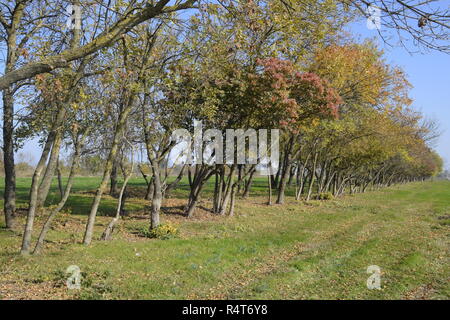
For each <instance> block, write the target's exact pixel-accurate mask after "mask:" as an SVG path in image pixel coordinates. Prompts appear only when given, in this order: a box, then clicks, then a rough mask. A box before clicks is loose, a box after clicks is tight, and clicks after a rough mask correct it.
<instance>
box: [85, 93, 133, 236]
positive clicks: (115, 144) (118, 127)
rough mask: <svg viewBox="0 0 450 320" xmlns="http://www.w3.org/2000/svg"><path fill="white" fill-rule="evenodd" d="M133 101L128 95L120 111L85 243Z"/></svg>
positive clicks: (89, 220) (91, 233)
mask: <svg viewBox="0 0 450 320" xmlns="http://www.w3.org/2000/svg"><path fill="white" fill-rule="evenodd" d="M133 101H134V96H130V97H129V99H128V101H127V103H126V105H125V107H124V108H123V109H122V111H121V112H120V115H119V119H118V121H117V125H116V130H115V132H114V138H113V141H112V144H111V150H110V151H109V155H108V159H107V160H106V164H105V168H104V170H103V176H102V180H101V182H100V185H99V186H98V188H97V192H96V193H95V197H94V200H93V202H92V206H91V211H90V212H89V217H88V221H87V223H86V230H85V232H84V238H83V243H84V244H85V245H89V244H90V243H91V241H92V237H93V233H94V224H95V218H96V216H97V210H98V206H99V205H100V200H101V198H102V195H103V193H104V192H105V190H106V187H107V185H108V180H109V178H110V174H111V170H112V166H113V161H114V159H115V158H116V155H117V150H118V147H119V143H120V140H121V138H122V136H123V132H124V131H125V125H126V122H127V119H128V115H129V114H130V112H131V109H132V106H133Z"/></svg>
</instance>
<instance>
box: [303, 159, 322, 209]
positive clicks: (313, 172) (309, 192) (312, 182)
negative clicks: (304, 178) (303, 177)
mask: <svg viewBox="0 0 450 320" xmlns="http://www.w3.org/2000/svg"><path fill="white" fill-rule="evenodd" d="M318 156H319V153H318V152H316V154H315V155H314V161H313V166H312V171H311V179H310V180H309V186H308V195H307V196H306V201H309V200H311V195H312V191H313V186H314V181H315V178H316V166H317V158H318Z"/></svg>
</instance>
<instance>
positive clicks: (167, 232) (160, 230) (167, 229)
mask: <svg viewBox="0 0 450 320" xmlns="http://www.w3.org/2000/svg"><path fill="white" fill-rule="evenodd" d="M141 233H142V234H143V235H144V236H145V237H147V238H156V239H161V240H167V239H171V238H173V237H175V236H176V235H177V233H178V229H177V228H176V227H175V226H173V225H172V224H170V223H166V224H161V225H159V226H158V227H156V228H154V229H152V230H148V229H142V230H141Z"/></svg>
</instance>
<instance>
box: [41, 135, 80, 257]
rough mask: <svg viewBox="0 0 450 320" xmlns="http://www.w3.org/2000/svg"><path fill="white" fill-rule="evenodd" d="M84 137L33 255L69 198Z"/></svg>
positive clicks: (78, 144) (76, 146)
mask: <svg viewBox="0 0 450 320" xmlns="http://www.w3.org/2000/svg"><path fill="white" fill-rule="evenodd" d="M86 136H87V132H85V133H84V135H83V136H82V137H81V140H80V141H79V142H78V143H75V152H74V156H73V159H72V165H71V167H70V173H69V178H68V180H67V184H66V188H65V190H64V192H63V196H62V198H61V200H60V201H59V203H58V205H57V206H56V208H54V209H53V210H52V211H51V212H50V214H49V216H48V217H47V220H46V221H45V223H44V225H43V226H42V229H41V232H40V234H39V238H38V240H37V242H36V246H35V247H34V250H33V254H39V253H40V252H41V250H42V247H43V244H44V240H45V237H46V235H47V233H48V231H49V230H50V226H51V223H52V221H53V219H54V218H55V216H56V215H57V214H58V213H59V212H60V211H61V209H62V208H63V207H64V205H65V204H66V202H67V199H68V198H69V195H70V191H71V189H72V185H73V179H74V177H75V173H76V171H77V169H78V166H79V164H80V155H81V148H82V146H83V143H84V139H85V137H86Z"/></svg>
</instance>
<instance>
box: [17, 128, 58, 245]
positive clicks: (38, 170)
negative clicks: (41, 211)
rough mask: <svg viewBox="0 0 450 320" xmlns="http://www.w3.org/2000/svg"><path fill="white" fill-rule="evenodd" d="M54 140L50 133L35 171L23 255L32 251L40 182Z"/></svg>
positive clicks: (23, 242) (24, 234)
mask: <svg viewBox="0 0 450 320" xmlns="http://www.w3.org/2000/svg"><path fill="white" fill-rule="evenodd" d="M53 140H54V135H53V134H52V133H50V134H49V136H48V137H47V141H46V143H45V146H44V149H43V151H42V154H41V158H40V159H39V162H38V164H37V166H36V169H35V170H34V174H33V178H32V180H31V189H30V196H29V198H30V200H29V205H28V215H27V221H26V224H25V231H24V233H23V238H22V248H21V250H20V252H21V253H22V254H28V253H29V251H30V245H31V235H32V233H33V224H34V217H35V214H36V207H37V196H38V190H39V180H40V178H41V174H42V171H43V170H44V166H45V163H46V161H47V157H48V154H49V153H50V148H51V145H52V143H53Z"/></svg>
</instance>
